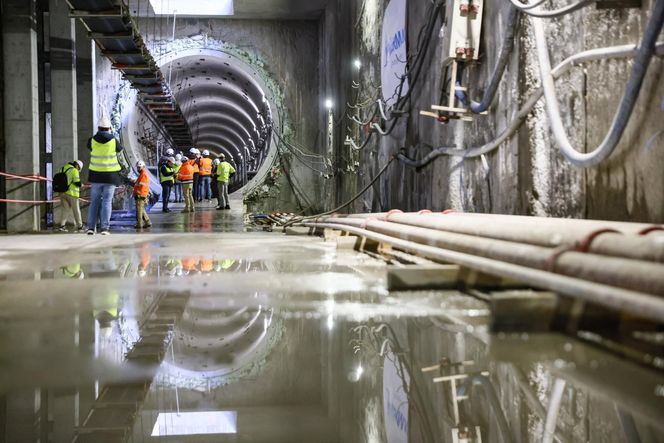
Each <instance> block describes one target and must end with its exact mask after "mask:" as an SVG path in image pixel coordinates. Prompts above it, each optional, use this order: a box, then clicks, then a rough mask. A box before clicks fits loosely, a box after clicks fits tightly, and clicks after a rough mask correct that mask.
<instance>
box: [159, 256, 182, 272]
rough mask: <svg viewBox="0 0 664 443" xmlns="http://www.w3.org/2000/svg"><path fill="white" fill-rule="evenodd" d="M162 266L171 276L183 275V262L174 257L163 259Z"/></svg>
mask: <svg viewBox="0 0 664 443" xmlns="http://www.w3.org/2000/svg"><path fill="white" fill-rule="evenodd" d="M161 268H162V269H164V272H165V274H166V275H168V276H169V277H175V276H179V275H182V262H181V261H180V260H178V259H176V258H174V257H168V258H166V260H165V261H162V264H161Z"/></svg>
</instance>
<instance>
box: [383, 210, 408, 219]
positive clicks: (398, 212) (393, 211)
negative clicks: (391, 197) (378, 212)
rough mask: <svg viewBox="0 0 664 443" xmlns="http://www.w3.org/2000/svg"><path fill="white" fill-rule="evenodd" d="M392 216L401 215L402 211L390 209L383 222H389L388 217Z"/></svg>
mask: <svg viewBox="0 0 664 443" xmlns="http://www.w3.org/2000/svg"><path fill="white" fill-rule="evenodd" d="M394 214H403V211H402V210H401V209H392V210H391V211H390V212H388V213H387V214H385V217H383V220H384V221H389V220H390V216H391V215H394Z"/></svg>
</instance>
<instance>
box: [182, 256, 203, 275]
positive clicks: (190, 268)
mask: <svg viewBox="0 0 664 443" xmlns="http://www.w3.org/2000/svg"><path fill="white" fill-rule="evenodd" d="M200 263H201V259H200V258H199V257H187V258H183V259H182V271H183V272H184V273H185V274H186V275H189V274H193V273H199V272H200V268H199V265H200Z"/></svg>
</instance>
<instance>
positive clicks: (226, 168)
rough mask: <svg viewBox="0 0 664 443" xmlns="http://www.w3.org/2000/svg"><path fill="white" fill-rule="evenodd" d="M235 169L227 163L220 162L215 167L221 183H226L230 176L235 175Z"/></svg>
mask: <svg viewBox="0 0 664 443" xmlns="http://www.w3.org/2000/svg"><path fill="white" fill-rule="evenodd" d="M235 172H236V171H235V168H234V167H233V165H231V164H230V163H228V162H221V163H219V166H217V175H218V176H219V178H218V179H217V180H219V181H220V182H221V183H228V180H229V179H230V178H231V174H235Z"/></svg>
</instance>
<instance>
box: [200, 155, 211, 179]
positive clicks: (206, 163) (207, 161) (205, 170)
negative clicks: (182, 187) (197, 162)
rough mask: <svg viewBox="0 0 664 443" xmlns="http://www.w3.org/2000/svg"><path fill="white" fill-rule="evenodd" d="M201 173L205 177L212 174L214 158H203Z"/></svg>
mask: <svg viewBox="0 0 664 443" xmlns="http://www.w3.org/2000/svg"><path fill="white" fill-rule="evenodd" d="M201 175H202V176H204V177H207V176H210V175H212V159H211V158H202V159H201Z"/></svg>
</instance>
